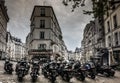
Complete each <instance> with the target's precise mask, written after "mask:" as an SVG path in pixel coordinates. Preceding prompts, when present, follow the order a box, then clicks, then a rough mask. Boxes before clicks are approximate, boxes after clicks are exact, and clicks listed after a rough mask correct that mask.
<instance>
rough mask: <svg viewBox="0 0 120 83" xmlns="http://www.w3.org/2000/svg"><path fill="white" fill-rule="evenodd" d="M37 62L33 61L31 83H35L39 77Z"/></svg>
mask: <svg viewBox="0 0 120 83" xmlns="http://www.w3.org/2000/svg"><path fill="white" fill-rule="evenodd" d="M39 69H40V68H39V61H34V62H33V66H32V69H31V70H32V71H31V73H30V76H31V78H32V82H35V81H36V80H37V78H38V75H39Z"/></svg>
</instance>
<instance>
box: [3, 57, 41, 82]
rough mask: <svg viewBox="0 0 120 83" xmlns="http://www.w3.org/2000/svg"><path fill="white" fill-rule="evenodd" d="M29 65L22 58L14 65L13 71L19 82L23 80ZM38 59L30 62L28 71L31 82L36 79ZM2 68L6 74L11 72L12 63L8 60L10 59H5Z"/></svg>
mask: <svg viewBox="0 0 120 83" xmlns="http://www.w3.org/2000/svg"><path fill="white" fill-rule="evenodd" d="M29 69H30V65H29V63H27V61H26V60H24V59H22V60H21V61H18V62H17V64H16V67H15V72H16V75H17V79H18V81H19V82H22V81H23V78H24V77H25V76H26V75H27V74H28V73H29ZM39 69H40V68H39V61H37V60H36V61H33V62H32V68H31V72H30V76H31V80H32V82H35V81H36V80H37V77H38V75H39ZM4 70H5V72H6V73H7V74H12V73H13V71H14V69H13V64H12V63H11V62H10V60H8V59H7V60H5V64H4Z"/></svg>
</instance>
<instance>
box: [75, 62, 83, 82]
mask: <svg viewBox="0 0 120 83" xmlns="http://www.w3.org/2000/svg"><path fill="white" fill-rule="evenodd" d="M73 67H74V68H73V70H74V76H75V77H76V79H78V80H80V81H84V80H85V69H84V68H83V67H82V66H81V64H80V63H75V65H74V66H73Z"/></svg>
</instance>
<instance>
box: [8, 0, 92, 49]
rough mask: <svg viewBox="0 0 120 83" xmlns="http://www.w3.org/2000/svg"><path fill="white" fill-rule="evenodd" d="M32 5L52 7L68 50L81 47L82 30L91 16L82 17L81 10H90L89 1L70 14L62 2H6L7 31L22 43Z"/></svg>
mask: <svg viewBox="0 0 120 83" xmlns="http://www.w3.org/2000/svg"><path fill="white" fill-rule="evenodd" d="M34 5H49V6H50V5H51V6H53V9H54V11H55V14H56V17H57V19H58V22H59V24H60V27H61V30H62V33H63V39H64V41H65V44H66V46H67V48H68V50H75V48H76V47H81V40H82V38H83V29H84V28H85V25H86V24H87V23H89V21H90V20H91V19H92V16H89V15H83V14H82V10H83V9H87V10H89V9H90V7H91V6H90V5H91V3H90V0H86V7H84V8H77V9H76V10H75V12H71V7H70V6H68V7H65V6H64V5H63V4H62V0H6V6H7V8H8V15H9V18H10V20H9V23H8V31H10V32H11V34H12V35H13V36H15V37H18V38H20V39H22V41H23V42H25V38H26V36H27V34H28V33H29V30H30V16H31V14H32V11H33V8H34Z"/></svg>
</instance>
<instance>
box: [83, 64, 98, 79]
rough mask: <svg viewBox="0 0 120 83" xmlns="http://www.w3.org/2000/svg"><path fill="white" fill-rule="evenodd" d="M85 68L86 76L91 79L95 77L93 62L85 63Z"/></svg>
mask: <svg viewBox="0 0 120 83" xmlns="http://www.w3.org/2000/svg"><path fill="white" fill-rule="evenodd" d="M85 69H86V76H88V77H90V78H91V79H95V77H96V72H95V71H96V69H95V65H94V63H93V62H88V63H85Z"/></svg>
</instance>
